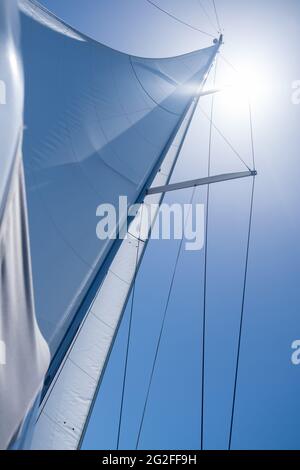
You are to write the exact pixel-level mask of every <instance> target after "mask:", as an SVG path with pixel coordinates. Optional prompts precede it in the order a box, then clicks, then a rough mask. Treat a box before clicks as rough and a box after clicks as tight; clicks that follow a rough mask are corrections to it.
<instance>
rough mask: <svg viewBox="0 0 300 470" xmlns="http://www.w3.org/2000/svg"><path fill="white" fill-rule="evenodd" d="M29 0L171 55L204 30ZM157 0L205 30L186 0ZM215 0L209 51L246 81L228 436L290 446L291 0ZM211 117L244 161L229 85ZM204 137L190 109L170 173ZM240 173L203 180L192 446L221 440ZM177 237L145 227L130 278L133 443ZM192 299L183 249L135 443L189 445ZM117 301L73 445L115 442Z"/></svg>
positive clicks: (122, 7)
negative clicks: (95, 388) (112, 338)
mask: <svg viewBox="0 0 300 470" xmlns="http://www.w3.org/2000/svg"><path fill="white" fill-rule="evenodd" d="M41 3H43V4H44V5H45V6H47V7H48V8H49V9H51V10H52V11H54V12H55V13H56V14H57V15H58V16H60V17H61V18H63V19H64V20H66V21H68V22H69V23H70V24H72V25H74V26H75V27H76V28H78V29H79V30H81V31H83V32H85V33H86V34H88V35H90V36H92V37H94V38H95V39H97V40H99V41H100V42H103V43H104V44H107V45H109V46H112V47H114V48H116V49H120V50H122V51H125V52H130V53H131V54H136V55H142V56H152V57H153V56H170V55H177V54H180V53H184V52H188V51H191V50H195V49H198V48H201V47H205V46H207V45H209V44H210V43H211V39H210V38H208V37H206V36H204V35H202V34H200V33H199V32H196V31H194V30H192V29H189V28H187V27H186V26H184V25H181V24H179V23H177V22H176V21H174V20H172V19H171V18H169V17H167V16H166V15H164V14H163V13H161V12H159V11H158V10H156V9H155V8H154V7H153V6H151V5H149V3H147V2H146V1H144V0H128V1H126V2H124V0H106V1H105V0H103V1H100V0H98V1H96V0H85V1H84V2H83V1H82V0H64V1H63V2H61V0H60V1H59V0H43V1H42V2H41ZM157 3H158V4H159V5H160V6H162V7H163V8H165V9H167V10H169V11H171V12H172V13H174V14H175V15H177V16H178V17H180V18H182V19H183V20H184V21H186V22H189V23H192V24H193V25H195V26H197V27H199V28H201V29H205V30H206V31H209V32H211V33H214V30H213V28H212V26H211V24H210V23H209V22H208V21H207V19H206V17H205V16H204V14H203V10H202V9H201V7H200V4H199V2H198V0H185V1H184V2H183V1H180V0H176V1H175V0H157ZM202 4H203V5H204V6H205V7H206V9H207V11H208V12H209V14H210V16H211V17H212V21H215V19H214V16H213V10H212V8H211V2H210V1H209V0H202ZM217 5H218V10H219V16H220V21H221V24H222V26H223V28H224V34H225V45H224V47H223V51H222V55H223V56H224V57H225V58H226V59H227V60H229V61H230V62H232V63H233V64H234V65H235V67H236V68H237V69H239V70H241V71H242V72H243V74H246V75H248V76H249V75H250V76H251V82H255V83H254V85H255V86H253V88H254V89H253V90H252V91H253V117H254V133H255V148H256V156H257V170H258V173H259V175H258V177H257V186H256V193H255V201H254V219H253V232H252V240H251V247H250V259H249V278H248V285H247V292H246V304H245V323H244V330H243V339H242V348H241V368H240V375H239V380H238V389H237V403H236V419H235V423H234V430H233V441H232V443H233V448H237V449H241V448H242V449H300V437H299V431H298V426H297V424H298V420H299V419H300V405H299V394H300V366H298V367H296V366H294V365H292V363H291V354H292V350H291V343H292V342H293V341H294V340H295V339H300V319H299V300H300V299H299V297H300V293H299V280H300V279H299V277H300V275H299V274H300V249H299V242H298V240H299V201H298V200H299V177H300V171H299V170H300V163H299V143H300V133H299V118H300V105H299V106H296V105H293V104H292V101H291V95H292V83H293V81H295V80H300V66H299V45H298V44H299V33H300V26H299V24H300V23H299V19H300V3H299V2H298V1H296V0H287V1H285V2H283V1H282V0H267V1H265V2H260V1H252V2H239V1H237V0H219V1H218V0H217ZM232 79H233V74H232V71H231V69H230V67H228V65H226V63H225V62H224V60H223V59H222V58H220V60H219V69H218V78H217V82H218V83H219V84H221V85H222V84H227V82H228V83H230V82H231V81H232ZM256 82H257V83H256ZM244 85H245V84H244ZM250 85H251V83H250ZM237 88H240V87H237ZM250 88H251V87H250ZM209 104H210V101H209V99H208V98H205V99H203V102H202V103H201V106H202V107H203V108H204V109H206V110H208V109H209ZM215 122H216V124H217V125H218V127H220V129H221V130H222V132H224V133H225V134H226V136H227V137H228V138H229V139H230V140H231V141H232V142H233V144H234V146H235V147H236V148H237V149H238V150H239V151H240V153H241V154H242V155H243V156H244V157H245V159H246V160H247V161H248V162H250V156H251V154H250V139H249V121H248V114H247V101H246V99H245V96H243V93H242V92H241V91H238V90H236V91H234V93H231V95H230V96H225V98H224V97H222V96H220V97H217V98H216V114H215ZM207 145H208V122H207V120H206V119H205V117H204V116H203V114H201V111H199V112H198V113H197V115H196V117H195V120H194V122H193V124H192V128H191V131H190V134H189V137H188V139H187V142H186V145H185V146H184V149H183V153H182V157H181V160H180V162H179V165H178V168H177V169H176V172H175V174H174V180H176V179H178V178H189V177H195V175H198V174H199V176H201V175H202V174H205V170H206V164H207ZM238 169H240V164H239V162H238V160H237V159H236V158H235V157H234V155H233V154H232V152H231V151H230V149H228V148H227V146H226V145H225V144H224V142H223V141H222V140H221V139H220V138H219V137H218V136H217V135H214V144H213V170H214V171H218V172H219V171H232V170H233V171H234V170H238ZM250 185H251V182H250V181H247V180H241V181H238V182H229V183H222V184H220V185H217V186H214V187H213V188H212V191H211V205H210V214H211V215H210V227H209V241H208V243H209V245H208V297H207V299H208V309H207V349H206V361H207V362H206V372H207V374H206V389H205V421H204V424H205V426H204V431H205V439H204V444H205V448H219V449H222V448H227V445H228V432H229V419H230V409H231V400H232V390H233V380H234V366H235V355H236V348H237V338H238V322H239V315H240V308H241V296H242V280H243V279H242V275H243V268H244V260H245V249H246V235H247V222H248V213H249V203H250ZM189 198H190V191H189V190H187V191H182V192H180V193H172V195H169V196H168V200H169V201H170V202H172V201H173V202H178V201H182V202H187V201H188V200H189ZM196 199H197V202H204V200H205V189H201V190H198V191H197V195H196ZM177 249H178V241H174V242H172V241H151V242H150V243H149V246H148V250H147V253H146V255H145V258H144V261H143V264H142V267H141V270H140V273H139V276H138V279H137V285H136V298H135V302H134V321H133V332H134V334H133V341H132V343H131V348H130V356H129V371H128V372H129V373H128V381H127V387H126V395H125V407H124V415H123V426H122V434H121V448H129V449H130V448H134V447H135V442H136V434H137V430H138V426H139V421H140V418H141V412H142V408H143V402H144V399H145V390H146V387H147V383H148V379H149V373H150V369H151V361H152V359H153V354H154V349H155V344H156V343H155V342H156V340H157V335H158V331H159V328H160V322H161V318H162V315H163V309H164V305H165V302H166V296H167V291H168V287H169V284H170V280H171V275H172V267H173V266H174V263H175V258H176V253H177ZM202 305H203V251H201V252H196V253H195V252H187V251H182V254H181V257H180V261H179V265H178V271H177V276H176V280H175V285H174V289H173V293H172V297H171V302H170V305H169V310H168V316H167V322H166V329H165V332H164V336H163V340H162V344H161V349H160V353H159V360H158V366H157V368H156V371H155V375H154V380H153V387H152V389H151V394H150V399H149V404H148V405H149V406H148V408H147V412H146V416H145V421H144V426H143V430H142V435H141V441H140V447H141V448H148V449H151V448H153V449H167V448H172V449H196V448H199V443H200V418H201V412H200V399H201V328H202V326H201V325H202V315H203V309H202ZM128 313H129V312H128V309H127V312H126V314H125V317H124V321H123V324H122V327H121V329H120V332H119V336H118V338H117V341H116V344H115V348H114V350H113V353H112V357H111V361H110V363H109V366H108V368H107V372H106V375H105V378H104V381H103V384H102V387H101V389H100V393H99V396H98V399H97V403H96V405H95V408H94V412H93V415H92V418H91V421H90V425H89V428H88V431H87V434H86V438H85V441H84V446H83V447H84V448H86V449H102V448H104V449H111V448H112V449H113V448H115V446H116V436H117V426H118V416H119V407H120V397H121V387H122V374H123V366H124V358H125V346H126V339H127V338H126V334H127V327H128Z"/></svg>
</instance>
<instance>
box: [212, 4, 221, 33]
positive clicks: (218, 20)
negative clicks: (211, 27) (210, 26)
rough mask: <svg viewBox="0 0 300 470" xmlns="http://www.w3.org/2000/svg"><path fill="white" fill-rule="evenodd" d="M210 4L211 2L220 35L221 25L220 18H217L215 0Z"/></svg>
mask: <svg viewBox="0 0 300 470" xmlns="http://www.w3.org/2000/svg"><path fill="white" fill-rule="evenodd" d="M212 2H213V6H214V10H215V15H216V20H217V25H218V28H219V33H221V32H222V28H221V23H220V18H219V14H218V10H217V6H216V2H215V0H212Z"/></svg>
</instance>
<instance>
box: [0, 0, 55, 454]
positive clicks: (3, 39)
mask: <svg viewBox="0 0 300 470" xmlns="http://www.w3.org/2000/svg"><path fill="white" fill-rule="evenodd" d="M0 83H1V87H0V88H1V90H0V91H1V96H0V448H1V449H5V448H7V446H8V445H9V443H10V442H11V441H12V439H13V438H14V436H16V434H17V433H18V430H19V428H20V426H21V424H22V421H23V419H24V418H25V416H26V414H27V411H29V409H30V408H31V406H32V404H33V402H34V400H35V398H36V395H37V394H38V393H39V391H40V390H41V387H42V384H43V381H44V375H45V372H46V370H47V367H48V364H49V350H48V347H47V345H46V343H45V341H44V339H43V338H42V336H41V333H40V331H39V328H38V325H37V322H36V318H35V312H34V301H33V292H32V279H31V259H30V250H29V241H28V226H27V213H26V197H25V185H24V176H23V165H22V152H21V144H22V131H23V75H22V70H21V65H20V60H19V54H18V16H17V6H16V2H15V1H14V0H1V2H0Z"/></svg>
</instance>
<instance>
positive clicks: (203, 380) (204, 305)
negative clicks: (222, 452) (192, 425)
mask: <svg viewBox="0 0 300 470" xmlns="http://www.w3.org/2000/svg"><path fill="white" fill-rule="evenodd" d="M217 67H218V58H217V59H216V65H215V74H214V85H213V86H215V84H216V77H217ZM214 104H215V96H214V95H213V96H212V99H211V110H210V128H209V143H208V171H207V174H208V176H210V172H211V153H212V131H213V125H212V122H213V114H214ZM209 199H210V185H209V184H208V185H207V192H206V221H205V251H204V284H203V324H202V382H201V450H203V447H204V399H205V396H204V395H205V340H206V307H207V295H206V294H207V257H208V222H209Z"/></svg>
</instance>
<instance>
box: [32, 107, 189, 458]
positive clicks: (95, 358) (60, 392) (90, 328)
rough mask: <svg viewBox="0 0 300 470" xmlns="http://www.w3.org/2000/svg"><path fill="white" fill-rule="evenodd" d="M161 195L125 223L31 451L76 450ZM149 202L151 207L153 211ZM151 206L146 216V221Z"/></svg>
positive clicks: (177, 144)
mask: <svg viewBox="0 0 300 470" xmlns="http://www.w3.org/2000/svg"><path fill="white" fill-rule="evenodd" d="M196 105H197V100H195V101H194V102H193V103H192V105H191V107H190V109H189V111H188V112H187V115H186V117H185V119H183V122H182V124H181V126H180V129H179V130H178V133H177V136H176V137H175V139H174V141H173V144H172V146H171V147H170V149H169V151H168V152H167V154H166V156H165V158H164V161H163V162H162V164H161V166H160V171H159V172H158V173H157V174H156V176H155V178H154V180H153V182H152V185H151V186H153V187H156V186H157V185H160V184H166V183H168V181H169V179H170V176H171V174H172V170H173V167H174V165H175V164H176V161H177V157H178V155H179V154H180V148H181V142H182V139H183V136H184V135H185V133H186V131H187V129H188V126H189V123H190V119H191V117H192V115H193V112H194V110H195V107H196ZM162 197H163V196H162V195H161V194H155V195H151V196H147V197H146V198H145V201H144V204H143V205H142V206H141V208H140V209H139V211H138V213H137V215H136V217H135V218H134V220H133V221H132V223H131V224H130V226H129V231H128V233H127V236H126V239H125V240H123V241H122V243H121V246H120V247H119V249H118V250H117V253H116V255H115V257H114V258H113V261H112V262H111V264H110V267H109V269H108V272H107V274H106V276H105V277H104V279H103V282H102V284H101V286H100V288H99V290H98V291H97V293H96V296H95V298H94V299H93V302H92V303H91V305H90V308H89V309H88V311H87V314H86V317H85V318H84V320H83V321H82V323H81V325H80V328H79V331H78V333H77V335H76V336H75V339H74V341H73V343H72V344H71V346H70V348H69V350H68V351H67V353H66V354H65V357H64V360H63V362H62V364H61V367H60V369H59V371H58V373H57V374H56V376H55V378H54V380H53V381H52V384H51V386H50V388H49V390H48V393H47V395H46V396H45V398H44V400H43V402H42V404H41V407H40V411H39V413H38V418H37V421H36V424H35V428H34V435H33V440H32V447H31V448H32V449H35V450H38V449H46V450H51V449H64V450H74V449H78V448H80V446H81V443H82V441H83V439H84V435H85V430H86V428H87V426H88V423H89V417H90V415H91V412H92V410H93V404H94V401H95V398H96V396H97V391H98V388H99V386H100V385H101V380H102V377H103V373H104V371H105V365H106V363H107V360H108V358H109V353H110V350H111V348H112V345H113V341H114V338H115V336H116V332H117V330H118V326H119V324H120V322H121V319H122V314H123V311H124V309H125V306H126V303H127V299H128V296H129V294H130V291H131V286H132V284H133V281H134V278H135V275H136V272H137V270H138V267H139V265H140V263H141V261H142V257H143V254H144V252H145V249H146V245H147V239H148V232H149V230H150V229H151V227H152V226H153V224H154V222H155V218H156V215H157V213H158V210H159V209H158V208H159V204H160V202H161V200H162ZM154 205H155V207H156V211H153V208H154ZM150 207H151V220H149V219H148V215H149V213H150ZM148 209H149V212H148Z"/></svg>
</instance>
